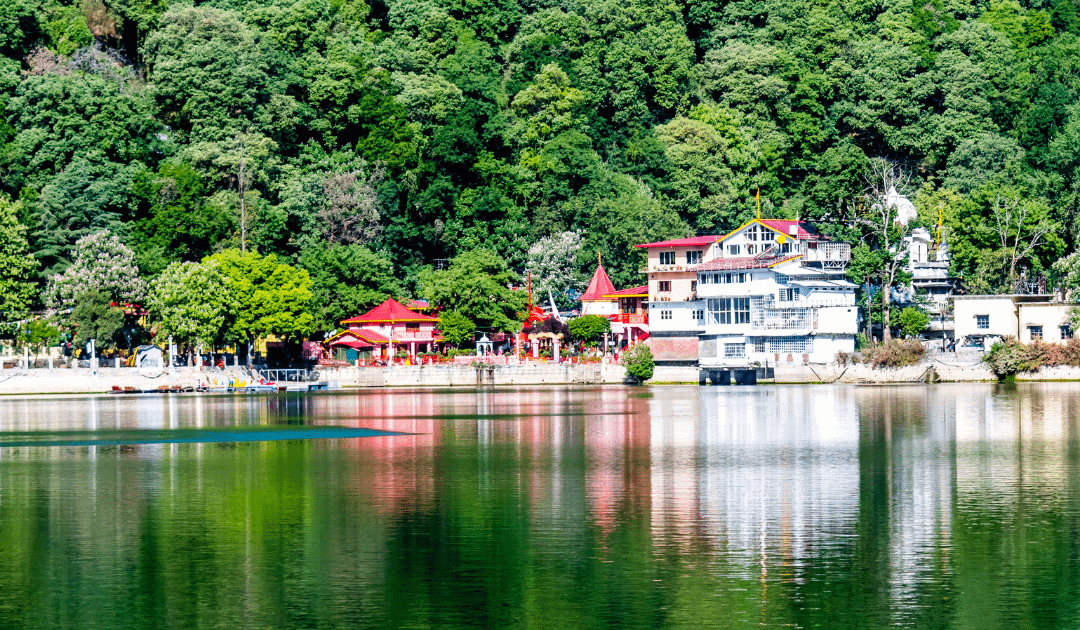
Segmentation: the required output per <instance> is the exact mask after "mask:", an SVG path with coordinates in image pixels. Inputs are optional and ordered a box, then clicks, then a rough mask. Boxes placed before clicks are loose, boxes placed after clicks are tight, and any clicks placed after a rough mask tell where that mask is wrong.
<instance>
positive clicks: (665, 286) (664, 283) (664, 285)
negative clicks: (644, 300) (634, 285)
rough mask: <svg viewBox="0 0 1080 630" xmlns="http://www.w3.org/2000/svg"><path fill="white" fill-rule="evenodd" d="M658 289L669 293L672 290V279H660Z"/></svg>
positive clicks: (659, 291)
mask: <svg viewBox="0 0 1080 630" xmlns="http://www.w3.org/2000/svg"><path fill="white" fill-rule="evenodd" d="M656 290H657V292H658V293H667V292H669V291H671V280H660V281H659V282H657V283H656Z"/></svg>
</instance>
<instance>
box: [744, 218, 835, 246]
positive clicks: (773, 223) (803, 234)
mask: <svg viewBox="0 0 1080 630" xmlns="http://www.w3.org/2000/svg"><path fill="white" fill-rule="evenodd" d="M756 221H757V222H758V223H761V224H762V225H764V226H765V227H769V228H772V229H774V230H776V231H777V232H780V233H781V234H783V235H785V236H791V232H790V229H791V226H793V225H797V226H799V231H798V236H796V238H798V239H799V240H800V241H805V240H814V239H818V238H821V237H820V236H818V235H817V234H811V233H810V231H809V230H808V229H807V228H809V227H810V226H809V225H808V224H807V223H805V222H803V221H792V220H790V219H756Z"/></svg>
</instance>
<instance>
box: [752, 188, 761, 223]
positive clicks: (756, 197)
mask: <svg viewBox="0 0 1080 630" xmlns="http://www.w3.org/2000/svg"><path fill="white" fill-rule="evenodd" d="M754 198H755V199H757V218H758V219H761V188H758V189H757V193H756V194H755V195H754Z"/></svg>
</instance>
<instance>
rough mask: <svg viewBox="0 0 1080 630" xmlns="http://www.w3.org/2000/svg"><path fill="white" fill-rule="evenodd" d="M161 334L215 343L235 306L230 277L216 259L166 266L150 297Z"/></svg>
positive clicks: (181, 340) (150, 308)
mask: <svg viewBox="0 0 1080 630" xmlns="http://www.w3.org/2000/svg"><path fill="white" fill-rule="evenodd" d="M146 307H147V311H148V313H149V315H150V319H151V321H152V322H153V325H154V328H155V330H156V332H157V334H158V335H159V336H168V335H171V336H172V337H173V340H174V341H176V342H178V343H181V344H183V343H187V344H193V345H199V344H202V345H208V346H210V345H214V344H215V343H217V342H219V341H220V340H221V338H222V337H223V335H224V334H225V325H226V321H227V320H228V319H229V316H230V314H231V313H232V312H233V310H235V308H236V304H235V300H234V299H233V298H232V296H231V293H230V292H229V287H228V281H227V280H226V278H225V276H224V274H222V273H221V269H220V264H219V263H218V262H217V261H215V260H206V261H205V262H202V263H193V262H177V263H173V264H171V265H169V266H168V267H166V268H165V271H163V272H162V273H161V275H160V276H158V279H157V281H156V282H154V288H153V290H152V291H151V292H150V295H149V296H148V297H147V300H146Z"/></svg>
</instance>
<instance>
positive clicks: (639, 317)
mask: <svg viewBox="0 0 1080 630" xmlns="http://www.w3.org/2000/svg"><path fill="white" fill-rule="evenodd" d="M611 321H613V322H615V323H617V324H638V325H646V324H648V323H649V315H648V313H619V314H618V315H613V316H612V318H611Z"/></svg>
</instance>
